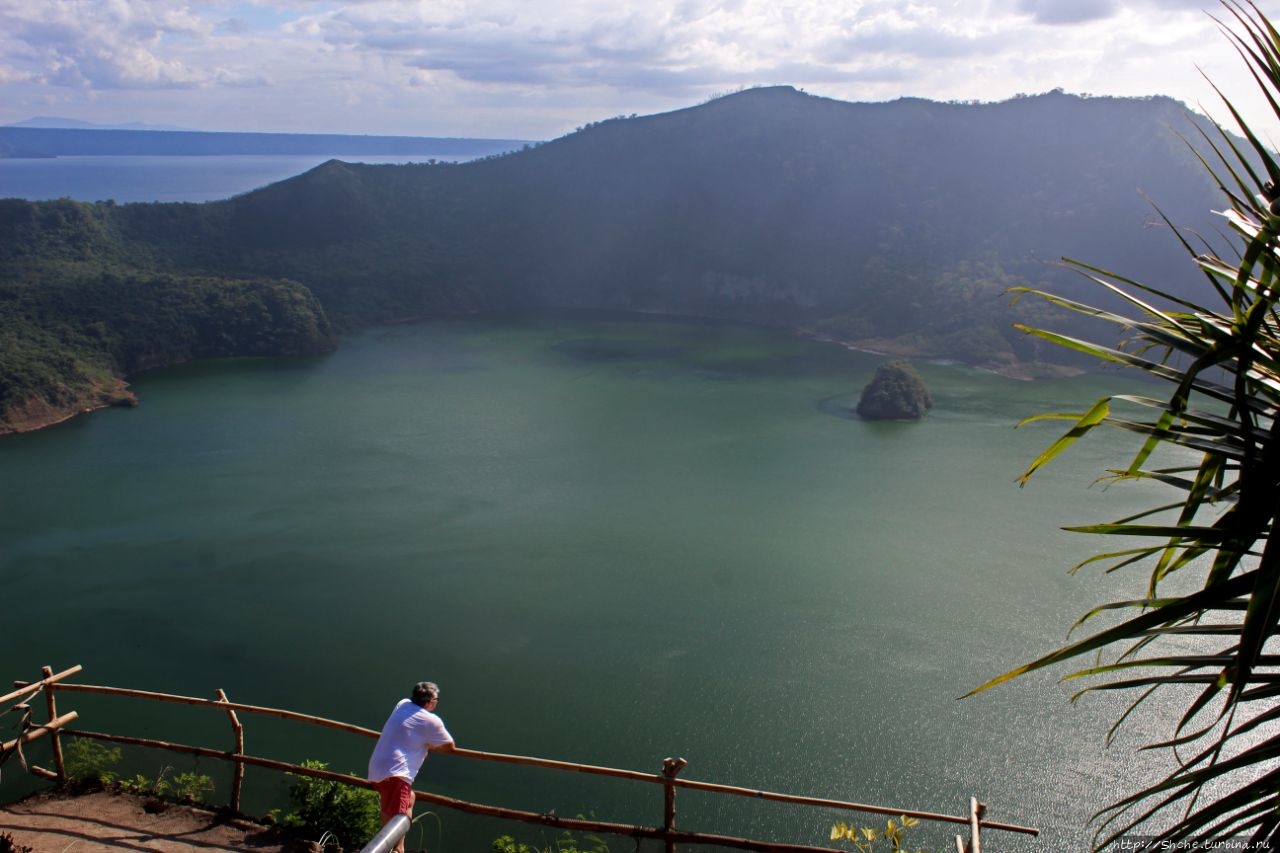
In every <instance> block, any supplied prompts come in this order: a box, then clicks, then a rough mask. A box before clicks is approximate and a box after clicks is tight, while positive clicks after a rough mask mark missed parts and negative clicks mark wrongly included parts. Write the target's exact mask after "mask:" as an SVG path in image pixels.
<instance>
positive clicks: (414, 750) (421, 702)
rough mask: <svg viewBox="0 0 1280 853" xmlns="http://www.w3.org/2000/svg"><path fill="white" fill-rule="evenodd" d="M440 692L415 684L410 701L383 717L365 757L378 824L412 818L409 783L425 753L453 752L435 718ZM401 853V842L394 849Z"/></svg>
mask: <svg viewBox="0 0 1280 853" xmlns="http://www.w3.org/2000/svg"><path fill="white" fill-rule="evenodd" d="M439 702H440V688H439V687H437V686H436V685H435V683H434V682H431V681H419V682H418V683H417V684H415V685H414V687H413V693H412V694H410V698H408V699H401V700H400V701H399V702H398V703H396V707H395V708H394V709H393V710H392V711H391V716H389V717H387V722H386V724H385V725H384V726H383V727H382V734H380V735H379V736H378V743H377V744H376V745H375V746H374V747H373V754H372V755H371V756H369V781H370V782H372V783H374V786H375V787H376V788H377V789H378V795H379V796H380V797H381V798H382V822H383V824H384V825H385V824H387V823H388V822H390V821H391V819H392V818H394V817H395V816H396V815H399V814H402V815H404V816H405V817H408V818H410V819H412V816H413V780H414V779H415V778H417V776H418V771H419V770H420V769H421V768H422V763H423V762H424V761H426V760H427V753H429V752H453V750H454V743H453V736H452V735H451V734H449V730H448V729H446V728H445V727H444V720H442V719H440V718H439V717H438V716H436V714H435V710H436V705H437V704H438V703H439ZM395 851H396V853H404V839H403V838H401V839H400V841H399V842H397V844H396V846H395Z"/></svg>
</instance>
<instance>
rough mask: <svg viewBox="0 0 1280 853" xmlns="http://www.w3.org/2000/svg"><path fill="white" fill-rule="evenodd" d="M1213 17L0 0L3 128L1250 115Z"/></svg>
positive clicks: (501, 128) (1078, 11)
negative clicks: (991, 107) (792, 104)
mask: <svg viewBox="0 0 1280 853" xmlns="http://www.w3.org/2000/svg"><path fill="white" fill-rule="evenodd" d="M1271 2H1274V0H1264V2H1263V3H1262V4H1261V5H1262V7H1263V8H1264V10H1265V9H1266V7H1267V6H1268V5H1269V3H1271ZM1206 10H1207V11H1206ZM1210 13H1212V14H1213V15H1214V16H1217V17H1219V18H1224V19H1225V17H1226V15H1225V11H1224V10H1223V8H1222V7H1221V6H1220V5H1219V4H1218V3H1217V2H1216V0H347V2H330V0H192V1H191V2H182V0H0V124H5V123H11V122H16V121H21V120H23V119H27V118H30V117H32V116H58V117H67V118H76V119H82V120H85V121H91V122H98V123H123V122H130V121H140V122H146V123H151V124H163V125H177V126H182V127H187V128H193V129H202V130H269V131H334V132H343V133H373V134H409V135H422V136H486V137H503V138H517V139H548V138H552V137H555V136H559V135H562V134H564V133H567V132H569V131H571V130H573V129H574V128H575V127H576V126H578V125H580V124H584V123H586V122H589V121H595V120H598V119H602V118H608V117H610V116H615V115H620V114H631V113H641V114H644V113H652V112H661V111H664V110H670V109H676V108H679V107H682V106H688V105H691V104H695V103H698V102H701V101H703V100H706V99H707V98H709V97H712V96H714V95H716V94H720V93H725V92H730V91H734V90H736V89H739V88H741V87H744V86H754V85H771V84H790V85H793V86H796V87H797V88H800V89H803V90H805V91H807V92H810V93H812V94H815V95H824V96H829V97H834V98H840V99H842V100H852V101H881V100H890V99H893V98H897V97H900V96H903V95H909V96H919V97H926V98H933V99H938V100H948V99H959V100H971V99H977V100H984V101H986V100H1001V99H1004V98H1008V97H1011V96H1013V95H1015V94H1017V93H1019V92H1026V93H1036V92H1044V91H1048V90H1049V89H1053V88H1057V87H1062V88H1064V89H1066V90H1067V91H1068V92H1079V93H1083V92H1088V93H1092V94H1107V95H1151V94H1167V95H1172V96H1174V97H1176V98H1178V99H1180V100H1183V101H1185V102H1187V103H1189V104H1191V105H1193V106H1195V105H1202V106H1203V107H1204V108H1205V109H1206V110H1207V111H1209V112H1210V113H1211V114H1216V113H1215V111H1216V110H1217V109H1218V108H1217V101H1216V97H1215V96H1214V95H1213V93H1212V90H1211V89H1210V88H1209V86H1208V84H1207V83H1206V82H1205V80H1204V78H1203V77H1202V75H1201V71H1203V72H1204V73H1205V74H1207V75H1208V76H1209V77H1210V78H1211V79H1213V80H1214V82H1216V83H1218V84H1219V86H1220V87H1221V88H1223V89H1224V90H1225V91H1227V93H1228V94H1230V95H1232V96H1233V98H1238V99H1239V100H1240V101H1241V102H1242V103H1244V104H1246V105H1247V108H1248V109H1250V110H1251V111H1253V112H1252V113H1251V114H1253V115H1256V116H1261V115H1262V113H1261V112H1260V111H1259V110H1257V107H1256V104H1255V100H1256V99H1255V98H1253V89H1254V84H1253V83H1252V82H1251V81H1250V80H1249V79H1248V78H1247V77H1246V76H1245V72H1244V67H1243V63H1242V61H1241V60H1240V58H1239V56H1238V55H1237V54H1236V53H1235V51H1234V50H1233V48H1232V47H1231V45H1230V44H1229V42H1228V41H1227V39H1226V38H1225V37H1224V36H1223V35H1222V34H1221V31H1220V30H1219V27H1218V25H1217V23H1215V21H1214V20H1213V18H1212V17H1211V16H1210ZM1258 120H1259V121H1260V119H1258Z"/></svg>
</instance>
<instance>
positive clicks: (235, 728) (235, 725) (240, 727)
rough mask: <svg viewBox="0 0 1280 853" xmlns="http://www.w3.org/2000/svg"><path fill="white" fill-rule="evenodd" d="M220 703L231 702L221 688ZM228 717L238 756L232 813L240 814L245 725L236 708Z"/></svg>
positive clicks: (232, 791) (232, 785) (233, 779)
mask: <svg viewBox="0 0 1280 853" xmlns="http://www.w3.org/2000/svg"><path fill="white" fill-rule="evenodd" d="M218 701H219V702H229V701H231V700H229V699H228V698H227V694H226V691H224V690H223V689H222V688H221V687H219V688H218ZM227 716H228V717H230V718H231V732H232V734H234V735H235V742H236V752H235V754H236V756H237V757H236V759H235V765H236V768H235V772H234V774H233V775H232V777H231V811H233V812H235V813H236V814H240V791H241V789H242V788H243V787H244V762H243V761H241V760H240V758H239V756H242V755H244V724H243V723H241V722H240V718H239V717H237V716H236V710H235V708H228V709H227Z"/></svg>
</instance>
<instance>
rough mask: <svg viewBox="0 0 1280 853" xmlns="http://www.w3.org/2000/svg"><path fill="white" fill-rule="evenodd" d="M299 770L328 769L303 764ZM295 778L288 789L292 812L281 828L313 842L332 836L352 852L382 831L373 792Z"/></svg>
mask: <svg viewBox="0 0 1280 853" xmlns="http://www.w3.org/2000/svg"><path fill="white" fill-rule="evenodd" d="M302 766H303V767H308V768H311V769H314V770H324V769H325V768H326V767H327V766H328V765H326V764H325V763H324V762H323V761H304V762H302ZM290 775H294V774H290ZM296 778H297V781H296V782H294V783H293V784H292V785H290V786H289V802H290V804H291V805H292V806H293V810H292V811H291V812H290V813H289V814H287V815H285V817H284V821H283V823H284V825H285V826H287V827H290V828H291V829H294V830H297V831H298V832H300V833H303V834H305V835H306V836H307V837H310V838H312V839H313V840H314V839H316V838H319V837H320V836H322V835H324V834H325V833H326V832H328V833H332V834H333V835H335V836H337V838H338V841H339V843H341V844H342V846H343V847H345V848H347V849H356V850H358V849H360V846H361V845H363V844H364V843H366V842H367V841H368V840H369V839H370V838H372V837H373V836H374V835H376V834H377V833H378V830H379V829H381V828H382V816H381V813H380V806H379V802H378V794H377V793H376V792H375V791H370V790H368V789H366V788H356V787H352V786H351V785H344V784H342V783H341V782H334V781H331V780H328V779H317V778H315V777H314V776H296Z"/></svg>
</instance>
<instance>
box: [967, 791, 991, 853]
mask: <svg viewBox="0 0 1280 853" xmlns="http://www.w3.org/2000/svg"><path fill="white" fill-rule="evenodd" d="M986 813H987V804H986V803H980V802H978V798H977V797H970V798H969V835H970V836H971V837H970V839H969V853H982V836H981V835H980V834H979V833H980V832H981V829H980V823H981V821H982V816H983V815H984V814H986Z"/></svg>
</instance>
